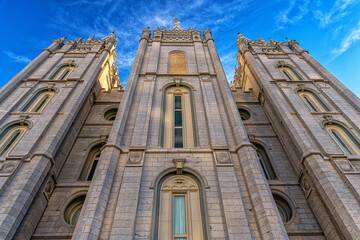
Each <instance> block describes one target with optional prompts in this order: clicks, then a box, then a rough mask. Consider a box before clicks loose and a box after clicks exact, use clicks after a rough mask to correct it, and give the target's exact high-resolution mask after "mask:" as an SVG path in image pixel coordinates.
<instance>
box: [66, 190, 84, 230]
mask: <svg viewBox="0 0 360 240" xmlns="http://www.w3.org/2000/svg"><path fill="white" fill-rule="evenodd" d="M85 197H86V195H80V196H78V197H76V198H74V200H72V201H71V202H70V203H69V205H68V206H67V207H66V210H65V212H64V218H65V221H66V222H67V223H68V224H70V225H72V226H75V225H76V223H77V222H78V220H79V216H80V213H81V209H82V207H83V205H84V201H85Z"/></svg>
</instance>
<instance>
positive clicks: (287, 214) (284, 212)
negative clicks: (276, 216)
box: [273, 194, 293, 223]
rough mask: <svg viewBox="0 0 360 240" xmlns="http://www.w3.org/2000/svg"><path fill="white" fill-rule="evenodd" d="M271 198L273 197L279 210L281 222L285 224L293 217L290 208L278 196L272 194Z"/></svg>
mask: <svg viewBox="0 0 360 240" xmlns="http://www.w3.org/2000/svg"><path fill="white" fill-rule="evenodd" d="M273 196H274V200H275V203H276V206H277V208H278V210H279V213H280V217H281V220H282V221H283V222H284V223H287V222H288V221H290V219H291V217H292V215H293V213H292V208H291V206H290V205H289V203H288V202H287V201H286V200H285V199H284V198H282V197H281V196H279V195H277V194H273Z"/></svg>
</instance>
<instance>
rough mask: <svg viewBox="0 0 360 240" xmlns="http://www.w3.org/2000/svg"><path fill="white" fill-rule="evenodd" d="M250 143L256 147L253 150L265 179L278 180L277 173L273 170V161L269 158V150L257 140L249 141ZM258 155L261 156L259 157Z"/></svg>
mask: <svg viewBox="0 0 360 240" xmlns="http://www.w3.org/2000/svg"><path fill="white" fill-rule="evenodd" d="M251 143H252V144H253V145H254V146H255V148H256V149H255V151H256V154H257V157H258V159H259V163H260V166H261V169H262V171H263V173H264V176H265V178H266V180H267V181H271V180H278V179H279V175H278V174H277V172H276V170H275V167H274V163H273V161H272V160H271V158H270V155H269V152H268V151H267V150H266V149H267V148H266V147H265V146H264V145H263V144H261V143H258V142H251ZM259 155H260V156H261V157H259ZM271 176H272V177H271Z"/></svg>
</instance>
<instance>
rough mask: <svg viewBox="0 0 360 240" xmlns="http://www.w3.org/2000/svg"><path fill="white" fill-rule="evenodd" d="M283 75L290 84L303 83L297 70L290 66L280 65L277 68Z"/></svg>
mask: <svg viewBox="0 0 360 240" xmlns="http://www.w3.org/2000/svg"><path fill="white" fill-rule="evenodd" d="M277 68H278V69H279V71H280V72H281V74H282V75H283V76H284V77H285V79H286V80H287V81H290V82H296V81H302V80H303V79H302V78H301V76H300V74H298V73H297V72H296V71H295V69H294V68H293V67H291V66H288V65H280V66H277Z"/></svg>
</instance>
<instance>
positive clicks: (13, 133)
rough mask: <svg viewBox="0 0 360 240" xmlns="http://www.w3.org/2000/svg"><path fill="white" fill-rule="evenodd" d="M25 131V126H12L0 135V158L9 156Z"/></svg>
mask: <svg viewBox="0 0 360 240" xmlns="http://www.w3.org/2000/svg"><path fill="white" fill-rule="evenodd" d="M27 129H28V127H27V125H20V124H14V125H11V126H9V127H7V128H6V129H4V131H2V132H1V133H0V157H5V156H7V155H9V153H10V152H11V150H12V149H14V147H15V146H16V144H17V143H18V142H19V141H20V139H21V138H22V137H23V136H24V134H25V132H26V131H27Z"/></svg>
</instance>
